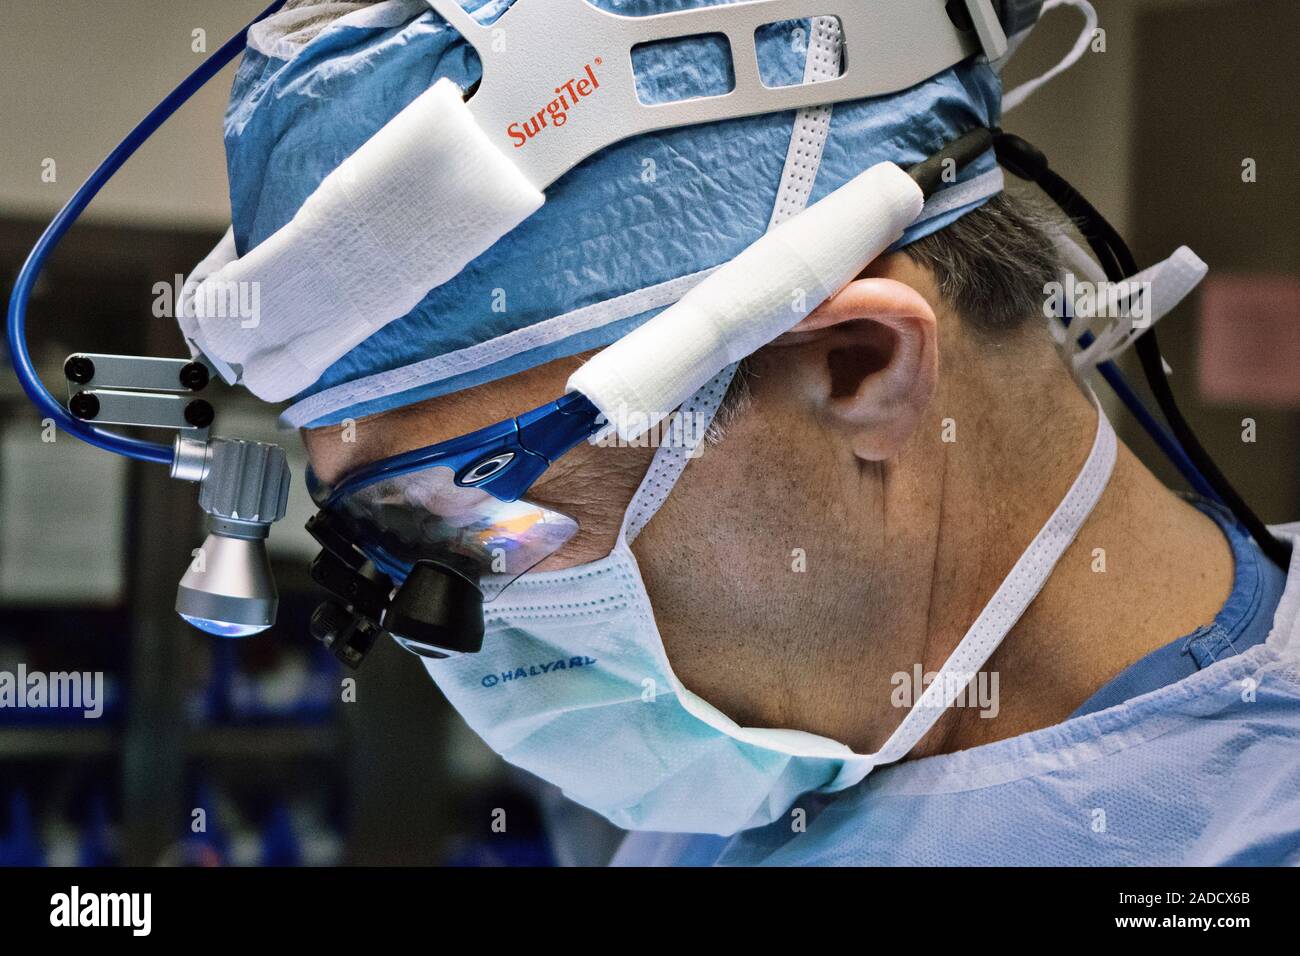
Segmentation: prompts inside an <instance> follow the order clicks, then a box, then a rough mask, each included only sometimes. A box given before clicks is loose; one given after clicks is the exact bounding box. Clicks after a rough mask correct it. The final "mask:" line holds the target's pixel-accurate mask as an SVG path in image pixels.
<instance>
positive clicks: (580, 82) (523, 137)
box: [506, 57, 604, 149]
mask: <svg viewBox="0 0 1300 956" xmlns="http://www.w3.org/2000/svg"><path fill="white" fill-rule="evenodd" d="M603 62H604V61H603V60H601V58H600V57H596V63H595V65H596V66H600V65H601V63H603ZM584 69H585V71H586V76H581V77H573V78H571V79H570V80H569V81H568V82H567V83H565V84H563V85H562V86H557V87H556V88H555V92H556V93H558V94H559V96H557V97H556V98H555V99H553V100H551V101H550V102H549V103H547V104H546V105H545V106H543V107H542V108H541V109H539V110H538V111H537V112H536V113H534V114H533V115H532V116H530V117H529V118H528V119H526V120H518V121H516V122H514V123H511V124H510V125H509V126H507V127H506V132H507V133H508V134H510V138H511V139H512V140H514V143H515V149H522V148H523V147H524V146H526V145H528V141H529V140H530V139H532V138H533V137H535V136H538V135H540V134H541V132H542V130H544V129H546V128H548V127H549V126H563V125H564V124H565V123H567V122H568V121H569V110H571V109H573V108H574V107H575V106H577V105H578V101H579V100H585V99H586V98H587V97H588V96H591V95H592V94H593V93H595V92H596V91H597V90H598V89H600V80H598V79H596V71H595V70H594V69H592V64H590V63H588V64H587V65H586V67H585V68H584Z"/></svg>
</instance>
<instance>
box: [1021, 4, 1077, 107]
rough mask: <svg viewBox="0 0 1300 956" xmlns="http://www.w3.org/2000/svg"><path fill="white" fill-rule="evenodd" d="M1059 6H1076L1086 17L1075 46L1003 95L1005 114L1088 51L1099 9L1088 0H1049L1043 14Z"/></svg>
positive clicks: (1044, 6)
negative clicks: (1041, 70) (1040, 74)
mask: <svg viewBox="0 0 1300 956" xmlns="http://www.w3.org/2000/svg"><path fill="white" fill-rule="evenodd" d="M1058 7H1074V8H1075V9H1076V10H1078V11H1079V12H1080V13H1082V14H1083V17H1084V25H1083V30H1082V32H1081V33H1080V34H1079V39H1077V40H1075V41H1074V47H1073V49H1071V50H1070V52H1069V53H1067V54H1066V55H1065V58H1064V59H1062V60H1061V62H1060V63H1058V64H1056V66H1054V67H1052V68H1051V69H1050V70H1048V71H1047V72H1046V73H1044V74H1043V75H1042V76H1040V77H1037V78H1036V79H1032V80H1029V81H1027V82H1025V83H1022V84H1020V85H1019V86H1017V87H1016V88H1015V89H1013V90H1011V92H1009V93H1007V94H1006V95H1005V96H1003V97H1002V112H1003V114H1004V115H1005V114H1007V113H1010V112H1011V111H1012V110H1013V109H1015V108H1016V107H1017V106H1019V105H1020V104H1022V103H1023V102H1024V101H1025V100H1027V99H1029V97H1031V96H1033V95H1034V93H1036V92H1037V91H1038V88H1039V87H1041V86H1044V85H1046V84H1048V83H1050V82H1051V81H1052V80H1054V79H1056V78H1057V77H1058V76H1060V75H1061V74H1062V73H1064V72H1065V71H1066V70H1068V69H1069V68H1070V67H1072V66H1074V64H1076V63H1078V62H1079V61H1080V60H1081V59H1083V55H1084V54H1085V53H1087V52H1088V47H1089V45H1091V43H1092V38H1093V35H1094V34H1095V33H1096V30H1097V22H1098V21H1097V10H1096V8H1095V7H1093V5H1092V4H1091V3H1089V2H1088V0H1047V2H1046V3H1044V4H1043V12H1042V16H1046V15H1047V13H1048V11H1051V10H1055V9H1057V8H1058Z"/></svg>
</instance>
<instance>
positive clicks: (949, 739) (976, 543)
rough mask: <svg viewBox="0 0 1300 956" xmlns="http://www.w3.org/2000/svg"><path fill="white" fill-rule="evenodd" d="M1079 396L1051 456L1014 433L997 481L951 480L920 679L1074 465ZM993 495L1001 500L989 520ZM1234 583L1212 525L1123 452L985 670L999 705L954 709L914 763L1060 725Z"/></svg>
mask: <svg viewBox="0 0 1300 956" xmlns="http://www.w3.org/2000/svg"><path fill="white" fill-rule="evenodd" d="M1079 397H1080V400H1081V402H1080V403H1076V402H1073V401H1071V403H1070V406H1071V407H1070V408H1069V409H1067V410H1065V411H1063V412H1062V415H1061V416H1060V418H1061V420H1062V421H1063V422H1066V423H1068V424H1067V426H1066V428H1065V429H1064V430H1063V431H1062V432H1061V434H1062V436H1063V439H1064V442H1065V444H1063V445H1062V446H1061V448H1060V449H1059V454H1050V455H1047V456H1040V455H1037V454H1025V450H1026V449H1030V448H1033V447H1034V438H1033V436H1032V435H1029V434H1021V435H1020V436H1019V442H1018V447H1019V448H1020V449H1021V453H1020V454H1019V455H1016V456H1006V455H1004V456H999V457H1000V458H1001V461H1000V462H999V463H998V464H997V466H996V467H995V468H993V469H991V470H992V471H993V472H994V473H993V474H983V472H984V471H987V470H989V469H987V468H975V469H972V470H970V471H968V472H966V473H965V474H959V475H958V477H957V478H956V480H951V481H950V484H951V489H950V491H951V493H950V494H945V497H944V501H945V509H946V514H945V521H944V526H945V531H943V532H941V533H940V534H939V535H938V537H937V543H936V547H935V560H934V562H933V565H932V567H933V568H934V569H935V571H936V573H935V575H934V576H932V578H931V581H930V585H931V586H930V590H929V594H930V609H929V619H930V621H931V626H932V628H933V630H932V631H931V632H930V635H928V639H927V641H926V644H925V651H924V653H923V654H922V655H920V659H922V660H923V661H924V667H925V669H926V670H927V671H937V670H938V669H939V667H940V666H941V665H942V664H943V661H944V660H945V659H946V658H947V655H948V654H949V653H950V652H951V650H952V648H953V647H955V646H956V644H957V642H958V641H959V640H960V639H961V637H962V636H963V635H964V633H965V631H966V629H967V628H968V627H969V626H970V622H971V621H973V620H974V619H975V618H976V616H978V614H979V613H980V611H981V610H982V609H983V607H984V605H985V603H987V601H988V599H989V597H990V596H991V595H992V593H993V591H994V590H995V589H996V588H997V587H998V586H999V584H1000V583H1001V582H1002V580H1003V578H1005V577H1006V574H1007V573H1008V572H1009V571H1010V569H1011V567H1012V566H1013V565H1014V564H1015V562H1016V561H1017V560H1018V559H1019V558H1020V555H1021V554H1022V553H1023V551H1024V549H1025V548H1026V547H1027V546H1028V544H1029V542H1030V541H1031V540H1033V538H1034V537H1035V536H1036V535H1037V534H1038V532H1039V530H1040V529H1041V528H1042V526H1043V525H1044V524H1045V523H1046V521H1047V518H1048V517H1049V516H1050V515H1051V514H1052V512H1053V511H1054V510H1055V509H1056V507H1057V506H1058V505H1059V503H1060V501H1061V500H1062V498H1064V496H1065V493H1066V491H1067V490H1068V488H1069V487H1070V485H1071V484H1072V483H1073V482H1074V480H1075V478H1076V477H1077V475H1078V473H1079V471H1080V470H1081V468H1082V467H1083V463H1084V461H1085V460H1086V458H1087V454H1088V451H1089V449H1090V448H1091V446H1092V442H1093V439H1094V437H1095V434H1096V412H1095V411H1094V410H1093V409H1092V407H1091V404H1090V403H1088V402H1087V401H1086V399H1083V398H1082V396H1079ZM1021 431H1024V429H1023V428H1022V429H1021ZM1038 433H1040V434H1041V431H1039V432H1038ZM1012 434H1014V433H1012ZM1015 460H1018V461H1020V462H1022V463H1029V467H1028V468H1027V470H1026V471H1025V472H1024V473H1021V474H1016V473H1015V469H1014V466H1009V465H1008V464H1007V463H1008V462H1009V461H1015ZM989 489H998V493H999V495H1000V496H1005V497H1004V498H1003V500H1004V502H1005V503H1004V504H1002V505H1001V506H1000V507H998V508H997V509H996V510H995V511H993V512H992V513H991V512H990V509H989V507H988V500H989ZM950 517H951V518H952V519H953V520H951V521H950V520H949V518H950ZM953 529H957V530H953ZM972 534H973V535H974V539H973V540H972ZM972 555H979V556H980V557H979V559H978V560H972ZM1232 578H1233V558H1232V553H1231V549H1230V547H1229V545H1228V542H1227V540H1226V539H1225V538H1224V536H1223V534H1222V533H1221V532H1220V531H1219V529H1218V527H1217V526H1216V525H1215V524H1214V522H1213V521H1211V520H1210V519H1209V518H1207V517H1205V516H1204V515H1203V514H1201V513H1200V512H1199V511H1197V510H1196V509H1195V508H1193V507H1192V506H1191V505H1189V504H1187V503H1186V502H1185V501H1183V500H1182V499H1180V498H1178V497H1177V496H1176V495H1174V494H1173V493H1172V492H1170V491H1169V490H1168V489H1167V488H1165V487H1164V486H1163V485H1162V484H1161V483H1160V482H1159V481H1158V480H1157V479H1156V478H1155V477H1154V476H1153V475H1152V474H1151V473H1150V472H1149V471H1148V470H1147V469H1146V468H1145V467H1144V466H1143V465H1142V463H1141V462H1139V461H1138V460H1137V458H1136V457H1134V455H1133V454H1132V453H1131V452H1130V451H1129V450H1128V449H1127V448H1125V447H1124V446H1123V445H1121V446H1120V449H1119V456H1118V459H1117V461H1116V465H1115V470H1114V473H1113V475H1112V477H1111V480H1110V483H1109V484H1108V485H1107V488H1106V490H1105V492H1104V493H1103V495H1102V497H1101V499H1100V501H1099V502H1098V503H1097V506H1096V508H1095V509H1094V511H1093V512H1092V514H1091V515H1090V516H1089V518H1088V520H1087V521H1086V522H1085V524H1084V525H1083V527H1082V529H1081V530H1080V532H1079V534H1078V536H1077V537H1076V538H1075V540H1074V542H1073V544H1071V545H1070V547H1069V548H1068V549H1067V550H1066V552H1065V553H1064V555H1063V556H1062V557H1061V559H1060V561H1059V562H1058V564H1057V566H1056V569H1055V570H1054V572H1053V573H1052V575H1051V577H1050V578H1049V579H1048V582H1047V584H1046V585H1045V586H1044V588H1043V590H1042V591H1041V592H1040V594H1039V595H1038V597H1037V598H1036V599H1035V600H1034V601H1033V603H1032V604H1031V605H1030V607H1029V609H1028V610H1027V611H1026V612H1025V614H1024V615H1023V616H1022V617H1021V619H1020V621H1019V622H1018V623H1017V624H1016V626H1015V627H1014V628H1013V629H1012V630H1011V632H1010V633H1009V634H1008V635H1007V637H1006V638H1005V640H1004V641H1003V642H1002V644H1001V645H1000V646H999V648H998V650H997V651H996V652H995V653H994V655H993V656H992V658H991V659H990V660H989V662H988V663H987V664H986V665H985V668H984V672H985V673H987V674H988V675H989V680H988V682H987V683H986V685H985V686H986V687H989V688H992V687H994V686H996V688H997V697H996V700H995V703H994V706H993V707H992V708H987V709H986V710H985V711H984V712H985V713H987V714H994V713H995V714H996V716H995V717H992V718H991V719H990V717H989V716H982V715H981V710H980V709H976V708H972V707H967V708H964V709H953V710H951V711H949V712H948V713H947V714H946V715H945V717H944V718H943V720H941V721H940V722H939V724H938V725H937V726H936V727H935V728H934V730H932V731H931V733H930V734H929V735H928V737H927V738H926V739H925V740H924V741H923V742H922V744H921V746H920V747H918V748H917V750H916V751H915V752H914V753H913V755H912V756H913V757H920V756H928V755H932V754H936V753H947V752H952V751H956V750H964V749H967V748H969V747H973V746H977V745H979V744H984V743H990V742H993V741H995V740H1000V739H1003V738H1006V737H1012V736H1016V735H1019V734H1023V733H1027V732H1029V731H1032V730H1036V729H1038V728H1041V727H1046V726H1050V725H1052V724H1056V723H1059V722H1061V721H1062V720H1065V719H1066V718H1067V717H1068V716H1069V715H1070V714H1071V713H1072V712H1073V711H1074V710H1076V709H1077V708H1078V707H1079V706H1080V705H1081V704H1082V703H1083V702H1084V701H1085V700H1087V699H1088V697H1090V696H1091V695H1092V694H1093V693H1094V692H1095V691H1096V690H1097V689H1098V688H1100V687H1101V686H1102V685H1104V684H1105V683H1106V682H1107V681H1109V680H1110V679H1111V678H1113V677H1115V676H1116V675H1117V674H1119V673H1120V672H1121V671H1122V670H1124V669H1125V668H1126V667H1128V666H1129V665H1130V664H1132V663H1134V662H1135V661H1137V660H1138V659H1140V658H1142V657H1143V656H1145V655H1146V654H1148V653H1150V652H1151V651H1154V650H1156V649H1158V648H1160V647H1162V646H1164V645H1166V644H1168V643H1170V642H1172V641H1174V640H1177V639H1178V638H1179V637H1180V636H1183V635H1185V634H1189V633H1191V632H1192V631H1194V630H1196V629H1197V628H1198V627H1201V626H1203V625H1205V624H1208V623H1210V622H1211V621H1212V620H1213V619H1214V617H1215V615H1216V614H1217V613H1218V612H1219V610H1220V609H1221V608H1222V606H1223V604H1224V602H1225V601H1226V600H1227V597H1228V594H1229V593H1230V591H1231V587H1232ZM953 595H958V596H959V597H958V599H957V600H956V601H954V600H952V598H953ZM992 675H996V676H997V683H996V685H995V684H993V682H992Z"/></svg>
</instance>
